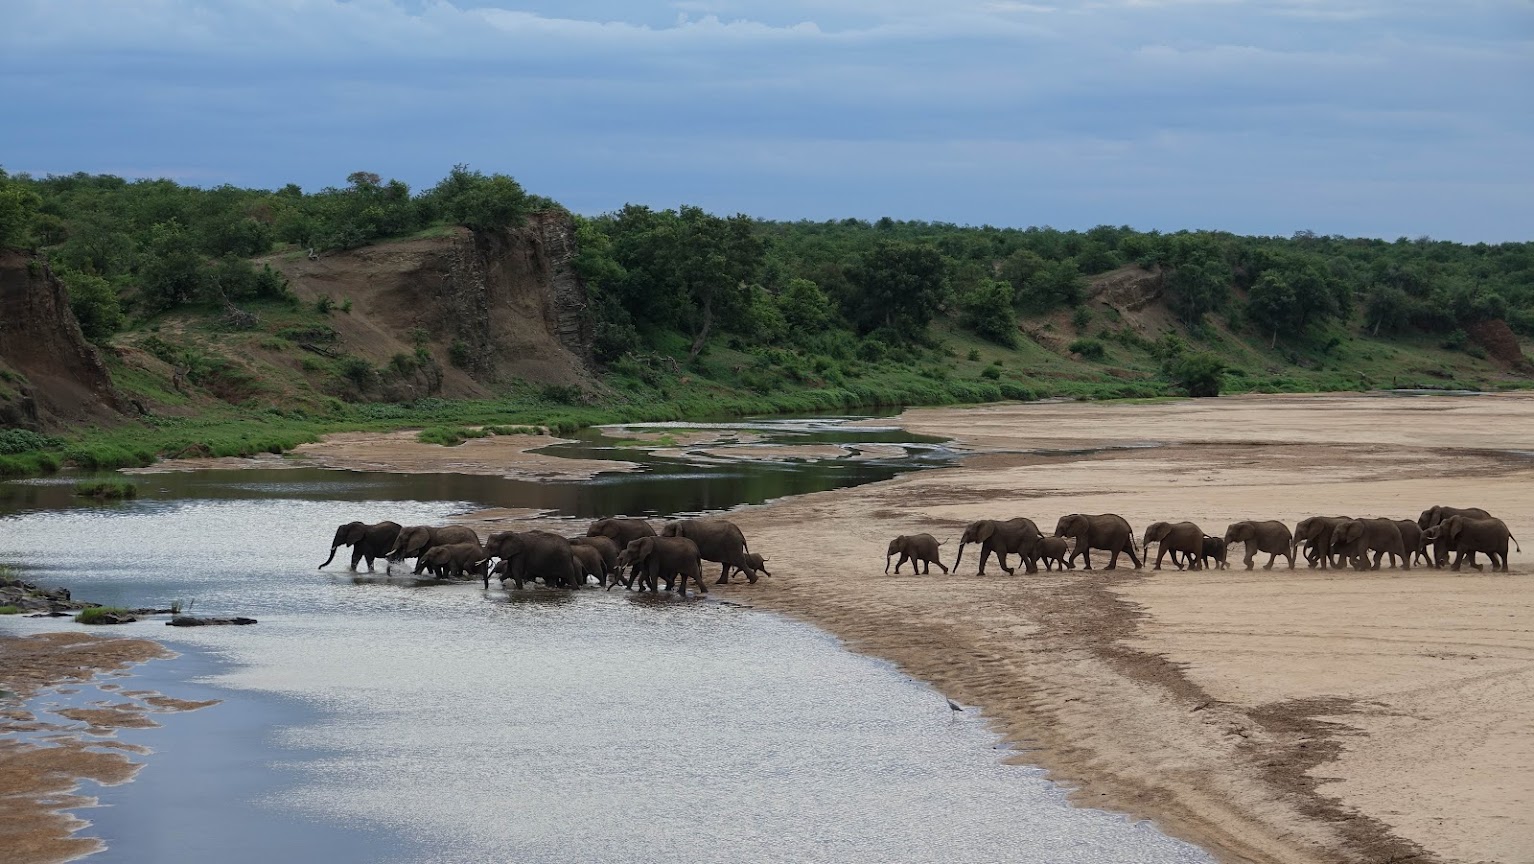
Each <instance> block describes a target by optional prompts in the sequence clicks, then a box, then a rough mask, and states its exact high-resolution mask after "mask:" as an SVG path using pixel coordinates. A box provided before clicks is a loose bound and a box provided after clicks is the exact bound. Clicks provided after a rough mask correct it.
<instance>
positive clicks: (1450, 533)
mask: <svg viewBox="0 0 1534 864" xmlns="http://www.w3.org/2000/svg"><path fill="white" fill-rule="evenodd" d="M1423 536H1424V537H1426V538H1428V539H1430V540H1433V541H1435V542H1436V541H1438V540H1443V541H1444V543H1445V544H1446V545H1447V546H1448V548H1449V550H1450V551H1451V552H1453V553H1454V566H1452V567H1450V568H1449V569H1450V570H1453V571H1455V572H1458V571H1459V565H1460V564H1461V563H1463V562H1464V560H1465V558H1466V556H1469V557H1470V566H1472V567H1474V568H1475V569H1477V570H1479V569H1481V565H1479V564H1477V563H1475V553H1477V552H1484V553H1486V557H1487V558H1490V559H1491V569H1492V572H1494V573H1495V572H1496V571H1497V570H1498V569H1501V571H1502V572H1503V573H1506V572H1507V544H1508V543H1509V541H1511V542H1512V544H1513V548H1514V549H1517V550H1518V551H1519V552H1522V551H1523V549H1522V548H1521V547H1519V545H1518V539H1517V538H1516V537H1514V536H1513V532H1511V531H1509V530H1508V529H1507V523H1506V522H1503V521H1502V520H1501V519H1496V518H1487V519H1472V518H1470V517H1468V516H1450V517H1449V518H1448V519H1445V520H1444V521H1442V522H1440V523H1438V524H1437V525H1435V526H1433V527H1432V528H1429V529H1427V530H1426V531H1424V532H1423ZM1499 560H1500V561H1501V563H1502V566H1501V567H1500V568H1498V566H1497V562H1498V561H1499Z"/></svg>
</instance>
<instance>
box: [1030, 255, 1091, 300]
mask: <svg viewBox="0 0 1534 864" xmlns="http://www.w3.org/2000/svg"><path fill="white" fill-rule="evenodd" d="M1082 293H1083V290H1082V278H1081V271H1080V270H1077V269H1076V261H1075V260H1074V259H1071V258H1066V259H1064V260H1061V261H1048V262H1045V263H1044V264H1043V265H1042V266H1040V267H1039V269H1038V270H1036V271H1034V273H1033V275H1032V276H1031V277H1029V279H1028V284H1027V285H1025V286H1024V288H1023V302H1022V305H1023V307H1024V308H1027V309H1033V310H1035V311H1038V312H1047V311H1049V310H1050V309H1054V308H1056V307H1058V306H1076V305H1079V304H1080V303H1081V295H1082Z"/></svg>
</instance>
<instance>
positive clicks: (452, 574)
mask: <svg viewBox="0 0 1534 864" xmlns="http://www.w3.org/2000/svg"><path fill="white" fill-rule="evenodd" d="M489 561H490V558H489V556H487V555H486V554H485V550H484V548H483V547H481V546H480V545H479V544H478V543H449V544H448V545H446V546H433V547H431V548H430V549H428V550H426V554H424V555H422V556H421V567H422V569H424V570H426V571H427V572H429V573H431V574H432V575H433V576H435V577H437V578H438V579H461V578H463V577H464V576H465V575H469V576H479V577H481V578H483V579H485V581H486V583H488V582H489V580H490V575H489V568H490V564H489Z"/></svg>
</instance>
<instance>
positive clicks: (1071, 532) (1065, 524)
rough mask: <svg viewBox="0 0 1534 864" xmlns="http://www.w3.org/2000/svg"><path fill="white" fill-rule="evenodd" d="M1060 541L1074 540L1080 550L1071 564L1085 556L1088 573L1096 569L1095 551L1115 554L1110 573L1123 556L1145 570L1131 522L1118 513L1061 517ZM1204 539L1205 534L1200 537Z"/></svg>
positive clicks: (1058, 532)
mask: <svg viewBox="0 0 1534 864" xmlns="http://www.w3.org/2000/svg"><path fill="white" fill-rule="evenodd" d="M1055 536H1056V537H1070V538H1072V539H1074V540H1075V541H1076V548H1075V549H1074V550H1073V551H1072V552H1071V557H1070V560H1072V561H1074V560H1076V556H1078V555H1079V556H1081V560H1082V561H1083V562H1085V564H1086V568H1087V569H1088V570H1091V569H1092V550H1093V549H1103V550H1106V551H1108V552H1111V553H1112V554H1111V555H1110V556H1109V558H1108V569H1109V570H1114V569H1117V568H1118V566H1119V553H1124V554H1127V555H1128V556H1129V560H1130V561H1133V562H1134V565H1135V569H1136V570H1138V569H1140V567H1141V563H1140V559H1139V558H1138V557H1137V556H1136V555H1135V535H1134V531H1132V530H1130V528H1129V522H1128V521H1126V520H1125V519H1124V517H1122V516H1120V515H1118V514H1117V513H1103V514H1100V515H1097V516H1088V515H1085V514H1083V513H1072V514H1071V515H1069V516H1061V517H1060V521H1059V522H1057V523H1055ZM1199 536H1200V537H1202V536H1203V534H1202V532H1201V533H1200V534H1199Z"/></svg>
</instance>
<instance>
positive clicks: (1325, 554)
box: [1289, 516, 1353, 570]
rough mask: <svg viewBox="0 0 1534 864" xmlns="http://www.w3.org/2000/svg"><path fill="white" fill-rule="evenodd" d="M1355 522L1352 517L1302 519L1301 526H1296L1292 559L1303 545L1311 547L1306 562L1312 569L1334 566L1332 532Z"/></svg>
mask: <svg viewBox="0 0 1534 864" xmlns="http://www.w3.org/2000/svg"><path fill="white" fill-rule="evenodd" d="M1351 521H1353V517H1351V516H1311V517H1309V518H1306V519H1301V520H1300V524H1298V525H1296V526H1294V540H1293V542H1291V543H1290V544H1289V551H1290V555H1291V557H1293V554H1294V553H1295V552H1297V551H1298V550H1299V548H1300V544H1301V543H1305V544H1308V545H1309V549H1308V550H1307V551H1306V553H1305V558H1306V560H1307V561H1308V562H1309V563H1310V566H1311V567H1315V566H1318V565H1319V566H1320V568H1321V569H1322V570H1325V569H1327V568H1328V567H1330V566H1331V565H1332V563H1333V562H1332V532H1334V531H1336V530H1337V526H1338V525H1341V524H1342V523H1344V522H1351Z"/></svg>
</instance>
